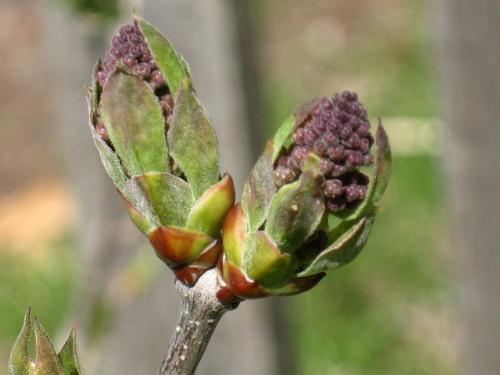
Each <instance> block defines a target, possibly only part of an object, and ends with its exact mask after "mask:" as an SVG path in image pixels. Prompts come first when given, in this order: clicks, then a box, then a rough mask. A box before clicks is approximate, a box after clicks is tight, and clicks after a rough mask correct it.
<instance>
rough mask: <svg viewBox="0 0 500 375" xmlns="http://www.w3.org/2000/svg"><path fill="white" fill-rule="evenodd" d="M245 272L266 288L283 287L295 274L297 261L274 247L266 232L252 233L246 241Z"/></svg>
mask: <svg viewBox="0 0 500 375" xmlns="http://www.w3.org/2000/svg"><path fill="white" fill-rule="evenodd" d="M244 246H245V253H244V267H243V269H244V271H245V272H246V273H247V274H248V276H249V277H250V278H251V279H252V280H254V281H256V282H258V283H259V284H261V285H263V286H264V287H266V288H273V287H278V286H280V285H283V283H285V282H286V280H287V279H288V278H289V277H290V276H291V275H292V274H293V271H294V269H295V266H296V264H295V261H294V259H293V257H292V256H290V255H289V254H283V253H281V252H280V250H279V249H278V248H277V247H276V246H275V245H273V243H272V242H271V241H270V240H269V238H267V236H266V234H265V233H264V232H254V233H250V234H249V235H248V236H247V237H246V239H245V244H244Z"/></svg>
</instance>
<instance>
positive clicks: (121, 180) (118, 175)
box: [90, 126, 127, 192]
mask: <svg viewBox="0 0 500 375" xmlns="http://www.w3.org/2000/svg"><path fill="white" fill-rule="evenodd" d="M90 131H91V132H92V137H93V138H94V144H95V146H96V148H97V151H99V155H100V157H101V162H102V164H103V165H104V169H105V170H106V173H107V174H108V176H109V177H111V179H112V180H113V183H114V184H115V186H116V188H117V189H118V190H119V191H121V192H123V189H124V187H125V184H126V182H127V176H126V175H125V173H124V172H123V167H122V165H121V163H120V159H118V156H116V154H115V153H114V152H113V150H111V149H110V148H109V146H108V145H107V144H106V142H104V141H103V139H102V138H101V137H100V136H99V134H97V132H96V131H95V128H94V127H93V126H90Z"/></svg>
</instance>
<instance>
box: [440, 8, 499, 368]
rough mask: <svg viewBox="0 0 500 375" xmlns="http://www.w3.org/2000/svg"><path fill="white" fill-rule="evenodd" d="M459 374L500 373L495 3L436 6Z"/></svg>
mask: <svg viewBox="0 0 500 375" xmlns="http://www.w3.org/2000/svg"><path fill="white" fill-rule="evenodd" d="M439 3H440V4H439V6H440V9H439V13H438V14H439V18H438V20H439V22H438V25H439V28H440V34H441V36H442V39H441V52H442V66H441V72H442V77H443V83H444V94H445V96H444V99H445V100H444V103H445V110H446V122H447V124H448V131H449V137H448V142H449V143H448V151H449V153H448V155H447V158H446V160H447V161H448V167H449V171H448V172H449V183H450V187H451V188H450V190H451V200H450V203H451V205H452V210H453V217H454V225H455V227H454V240H455V241H454V252H455V253H456V259H457V263H458V273H457V279H458V288H459V303H460V313H461V319H462V322H463V325H464V328H465V337H464V341H463V356H462V358H463V361H464V363H463V366H464V372H463V373H464V374H470V375H476V374H481V375H495V374H499V373H500V226H499V225H500V224H499V223H500V199H499V192H500V167H499V162H500V64H499V61H500V43H499V40H498V38H499V36H500V2H499V1H498V0H476V1H470V0H443V1H441V2H439Z"/></svg>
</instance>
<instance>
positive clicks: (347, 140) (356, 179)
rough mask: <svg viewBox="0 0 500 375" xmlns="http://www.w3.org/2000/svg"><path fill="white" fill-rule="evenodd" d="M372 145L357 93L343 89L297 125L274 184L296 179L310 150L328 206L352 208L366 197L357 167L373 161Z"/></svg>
mask: <svg viewBox="0 0 500 375" xmlns="http://www.w3.org/2000/svg"><path fill="white" fill-rule="evenodd" d="M372 144H373V138H372V136H371V134H370V123H369V122H368V120H367V113H366V110H365V109H364V107H363V105H362V104H361V103H360V102H359V101H358V96H357V94H356V93H353V92H349V91H344V92H342V93H340V94H337V95H334V96H333V97H332V98H324V99H322V100H321V101H320V102H319V104H317V105H316V106H315V107H314V108H313V109H312V110H311V112H310V114H309V116H308V117H306V118H305V120H304V121H303V123H302V124H299V125H298V126H297V128H296V129H295V131H294V133H293V144H292V145H291V146H290V147H289V148H288V149H287V150H283V152H282V154H281V155H280V157H279V159H278V162H277V163H276V167H275V171H276V183H277V185H278V186H282V185H283V184H284V183H289V182H292V181H293V180H296V179H297V178H299V176H300V171H301V169H302V167H303V162H304V160H305V159H306V157H307V155H308V154H309V153H310V152H312V153H314V154H315V155H316V156H318V157H320V173H321V174H322V175H323V176H324V178H325V183H324V185H323V191H324V195H325V199H326V205H327V207H328V209H329V210H330V211H332V212H337V211H340V210H344V209H352V208H354V207H355V206H356V205H358V204H359V203H360V202H361V201H362V200H363V199H364V198H365V196H366V185H367V184H368V179H367V177H366V176H364V175H362V174H361V173H360V172H359V171H358V170H357V168H359V167H361V166H364V165H366V166H368V165H371V164H372V163H373V158H372V155H371V154H370V148H371V145H372ZM332 177H335V178H334V179H331V178H332Z"/></svg>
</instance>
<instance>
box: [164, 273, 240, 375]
mask: <svg viewBox="0 0 500 375" xmlns="http://www.w3.org/2000/svg"><path fill="white" fill-rule="evenodd" d="M217 287H218V280H217V271H216V270H214V269H212V270H209V271H207V272H205V273H204V274H203V275H202V277H201V278H200V279H199V280H198V282H197V283H196V285H195V286H193V287H192V288H189V287H187V286H185V285H183V284H182V283H180V282H179V281H177V290H178V291H179V293H180V295H181V297H182V302H181V311H180V316H179V322H178V324H177V327H176V328H175V332H174V335H173V336H172V338H171V340H170V345H169V348H168V352H167V354H166V356H165V358H164V359H163V362H162V364H161V367H160V372H159V374H160V375H192V374H194V373H195V371H196V368H197V367H198V363H199V362H200V360H201V357H202V356H203V353H204V352H205V349H206V347H207V345H208V342H209V341H210V338H211V337H212V334H213V332H214V330H215V327H216V326H217V323H218V322H219V320H220V318H221V317H222V315H224V313H225V312H226V311H228V310H230V309H231V308H230V307H228V306H225V305H223V304H221V303H220V302H219V300H218V299H217V298H216V296H215V293H216V291H217Z"/></svg>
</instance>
